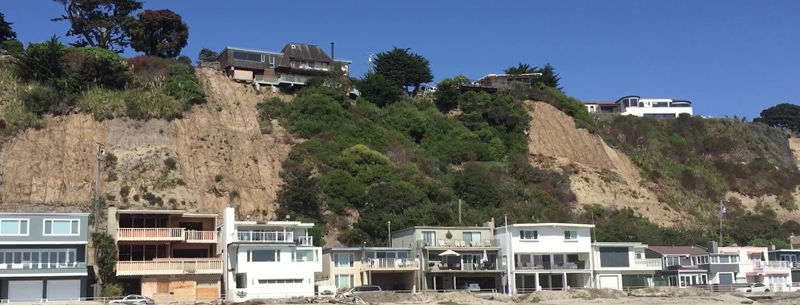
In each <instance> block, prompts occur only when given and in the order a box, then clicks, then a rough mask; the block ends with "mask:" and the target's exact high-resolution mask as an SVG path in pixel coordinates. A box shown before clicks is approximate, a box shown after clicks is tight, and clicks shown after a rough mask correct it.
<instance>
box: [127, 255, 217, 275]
mask: <svg viewBox="0 0 800 305" xmlns="http://www.w3.org/2000/svg"><path fill="white" fill-rule="evenodd" d="M181 274H222V260H220V259H205V260H201V259H195V260H188V259H187V260H183V259H170V260H153V261H119V262H117V276H141V275H181Z"/></svg>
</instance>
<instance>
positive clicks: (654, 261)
mask: <svg viewBox="0 0 800 305" xmlns="http://www.w3.org/2000/svg"><path fill="white" fill-rule="evenodd" d="M661 264H662V261H661V259H660V258H641V259H636V260H634V261H633V267H634V268H636V269H653V270H661Z"/></svg>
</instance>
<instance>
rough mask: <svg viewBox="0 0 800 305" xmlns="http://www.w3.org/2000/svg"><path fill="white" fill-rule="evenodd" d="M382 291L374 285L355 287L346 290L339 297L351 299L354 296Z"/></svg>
mask: <svg viewBox="0 0 800 305" xmlns="http://www.w3.org/2000/svg"><path fill="white" fill-rule="evenodd" d="M381 291H383V290H382V289H381V287H380V286H375V285H367V286H356V287H353V288H350V289H348V290H347V291H345V292H343V293H342V294H341V295H342V296H344V297H352V296H355V295H359V294H363V293H372V292H381Z"/></svg>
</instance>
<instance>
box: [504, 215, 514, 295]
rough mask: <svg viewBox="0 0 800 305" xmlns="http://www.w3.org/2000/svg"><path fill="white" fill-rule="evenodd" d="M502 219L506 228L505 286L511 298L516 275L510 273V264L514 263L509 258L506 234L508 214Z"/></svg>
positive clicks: (509, 247) (507, 234)
mask: <svg viewBox="0 0 800 305" xmlns="http://www.w3.org/2000/svg"><path fill="white" fill-rule="evenodd" d="M503 218H504V220H505V223H506V225H505V227H506V238H505V239H506V240H505V242H506V285H507V286H508V295H510V296H513V295H514V286H516V284H515V283H514V281H515V278H514V277H515V276H516V275H514V274H512V273H511V264H513V263H514V258H513V257H511V235H509V232H508V214H504V215H503Z"/></svg>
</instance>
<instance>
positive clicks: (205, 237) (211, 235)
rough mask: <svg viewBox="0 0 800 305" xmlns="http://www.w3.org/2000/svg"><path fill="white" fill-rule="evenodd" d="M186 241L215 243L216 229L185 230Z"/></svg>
mask: <svg viewBox="0 0 800 305" xmlns="http://www.w3.org/2000/svg"><path fill="white" fill-rule="evenodd" d="M186 242H187V243H216V242H217V232H216V231H186Z"/></svg>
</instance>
